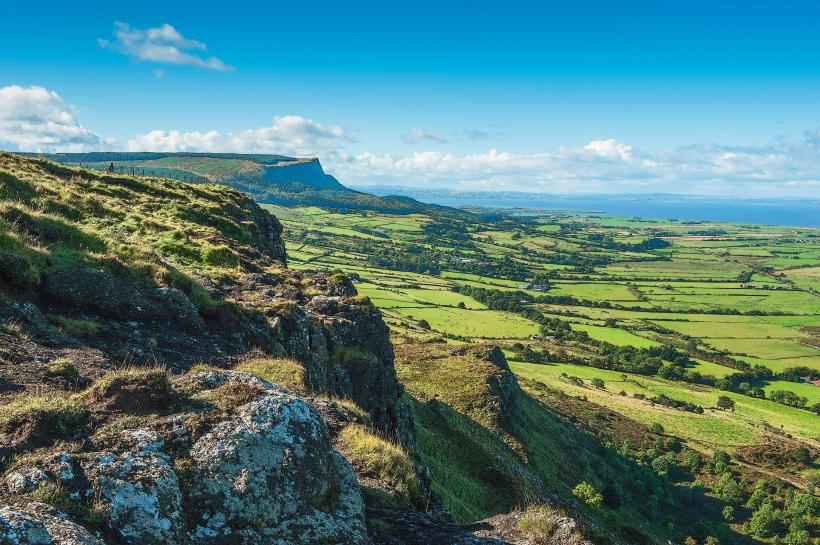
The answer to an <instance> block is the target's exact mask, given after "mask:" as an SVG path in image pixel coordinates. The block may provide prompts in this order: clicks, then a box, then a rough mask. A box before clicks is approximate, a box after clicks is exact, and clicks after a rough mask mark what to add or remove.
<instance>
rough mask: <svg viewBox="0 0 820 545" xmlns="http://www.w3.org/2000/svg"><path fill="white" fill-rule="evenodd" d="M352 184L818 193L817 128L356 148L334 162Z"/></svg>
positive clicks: (339, 173) (819, 148) (338, 172)
mask: <svg viewBox="0 0 820 545" xmlns="http://www.w3.org/2000/svg"><path fill="white" fill-rule="evenodd" d="M333 173H334V174H336V175H337V177H339V179H340V180H342V181H343V182H347V183H349V184H352V185H373V184H378V183H384V184H394V185H405V186H409V187H413V186H420V185H421V186H426V187H447V188H456V189H471V188H474V189H485V190H492V189H498V190H519V191H536V192H537V191H543V192H567V193H569V192H573V193H574V192H605V193H609V192H634V193H642V192H668V193H689V194H707V195H708V194H714V195H718V194H720V195H733V194H739V195H743V196H752V195H757V196H790V195H792V196H815V197H818V196H820V132H816V133H806V134H805V135H804V137H803V138H802V139H799V140H780V141H778V142H776V143H774V144H770V145H765V146H754V147H741V146H723V145H718V144H699V145H693V146H684V147H680V148H675V149H669V150H646V149H637V148H634V147H632V146H629V145H627V144H624V143H621V142H618V141H617V140H615V139H604V140H593V141H591V142H590V143H589V144H587V145H585V146H581V147H575V148H567V147H558V148H556V149H554V150H552V151H549V152H544V153H534V154H516V153H510V152H503V151H498V150H495V149H492V150H490V151H488V152H486V153H478V154H470V155H455V154H451V153H442V152H439V151H423V152H416V153H414V154H412V155H408V156H393V155H389V154H387V155H375V154H372V153H362V154H359V155H357V156H355V157H351V158H349V159H348V160H346V161H344V162H340V163H339V164H338V165H336V166H335V169H334V171H333Z"/></svg>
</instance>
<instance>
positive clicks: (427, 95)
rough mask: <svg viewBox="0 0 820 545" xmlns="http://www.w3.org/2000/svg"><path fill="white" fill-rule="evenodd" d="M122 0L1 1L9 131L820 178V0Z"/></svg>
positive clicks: (548, 166)
mask: <svg viewBox="0 0 820 545" xmlns="http://www.w3.org/2000/svg"><path fill="white" fill-rule="evenodd" d="M117 4H122V5H117ZM125 4H126V3H113V2H85V3H66V2H48V1H41V2H36V3H34V2H29V3H18V4H15V7H14V9H13V10H6V13H5V14H4V17H3V18H2V19H0V147H2V148H5V149H13V150H31V151H55V150H79V149H135V150H136V149H139V150H147V149H158V150H159V149H164V150H170V151H185V150H192V151H193V150H204V151H266V152H272V153H276V152H280V153H290V154H299V155H303V154H304V155H317V156H319V157H320V158H321V159H322V160H323V163H324V164H325V165H326V168H327V169H328V170H330V171H331V172H333V173H334V174H337V175H338V176H339V177H340V179H341V180H342V181H343V182H346V183H348V184H351V185H361V184H370V185H372V184H400V185H413V186H433V187H435V186H443V187H455V188H480V189H528V190H534V191H547V192H553V191H557V192H650V191H652V192H654V191H664V192H676V193H705V194H710V193H712V194H721V195H726V194H728V195H732V194H743V195H749V196H784V197H786V196H815V197H817V196H820V134H818V127H820V92H818V91H820V33H818V32H817V31H816V29H817V28H818V25H820V3H817V2H789V3H783V2H755V1H745V2H739V1H738V2H714V1H713V2H698V1H688V2H673V1H665V0H655V1H646V2H595V1H588V2H584V3H571V2H535V1H532V2H514V1H512V2H510V1H508V2H503V3H502V2H488V1H483V0H479V1H475V0H474V1H451V2H442V1H439V2H426V1H421V2H412V3H410V2H378V3H377V2H300V3H297V2H268V3H266V4H265V5H255V3H254V4H251V3H243V2H234V3H232V4H229V5H226V4H225V3H224V2H220V3H216V2H167V1H166V2H162V3H159V2H140V3H133V2H132V3H127V4H128V5H125ZM260 4H261V3H260ZM784 4H785V5H784Z"/></svg>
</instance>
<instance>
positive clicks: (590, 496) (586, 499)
mask: <svg viewBox="0 0 820 545" xmlns="http://www.w3.org/2000/svg"><path fill="white" fill-rule="evenodd" d="M572 495H573V496H575V497H576V498H578V499H579V500H580V501H581V503H583V504H584V505H587V506H589V507H592V508H596V507H599V506H600V505H601V504H602V503H603V502H604V496H603V495H602V494H601V493H600V492H598V491H597V490H596V489H595V487H594V486H592V485H591V484H589V483H588V482H586V481H584V482H582V483H581V484H579V485H578V486H576V487H575V488H573V489H572Z"/></svg>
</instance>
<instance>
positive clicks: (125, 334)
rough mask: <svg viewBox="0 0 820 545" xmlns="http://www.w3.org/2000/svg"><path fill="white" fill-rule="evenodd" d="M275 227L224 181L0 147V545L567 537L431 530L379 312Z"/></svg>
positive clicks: (433, 500) (566, 529) (488, 527)
mask: <svg viewBox="0 0 820 545" xmlns="http://www.w3.org/2000/svg"><path fill="white" fill-rule="evenodd" d="M281 231H282V226H281V225H280V224H279V222H278V221H277V220H276V218H274V217H273V216H271V215H270V214H268V213H267V212H265V211H263V210H262V209H260V208H259V207H258V206H257V205H256V204H255V203H254V202H253V201H252V200H251V199H250V198H248V197H247V196H245V195H244V194H242V193H240V192H238V191H235V190H231V189H228V188H225V187H221V186H212V185H188V184H184V183H181V182H177V181H171V180H160V179H154V178H149V177H135V176H123V175H117V174H108V173H101V172H98V171H90V170H83V169H78V168H67V167H65V166H62V165H58V164H56V163H51V162H49V161H44V160H39V159H32V158H22V157H19V156H16V155H11V154H6V153H0V474H1V475H2V476H1V477H0V544H2V545H7V544H15V545H17V544H26V545H35V544H37V545H46V544H54V545H79V544H89V545H90V544H95V545H121V544H129V545H131V544H134V545H136V544H164V545H189V544H190V545H193V544H210V543H212V544H223V543H224V544H248V545H251V544H260V545H261V544H281V545H286V544H294V545H300V544H305V545H306V544H313V543H327V544H363V545H367V544H370V543H385V544H401V543H408V544H409V543H535V542H545V543H546V542H550V543H551V542H555V543H558V542H575V541H579V540H580V537H579V534H578V532H577V531H575V530H574V526H573V524H574V523H571V521H568V520H564V519H563V518H561V517H560V516H559V515H558V514H556V513H552V512H549V513H547V512H544V513H535V514H533V513H529V514H528V513H522V514H519V515H515V516H525V517H533V516H534V517H536V518H538V517H540V519H539V520H541V519H543V520H542V522H544V521H545V522H544V524H546V525H547V526H548V527H549V528H550V532H549V536H552V537H550V539H551V541H537V540H536V541H533V539H534V538H533V536H532V535H530V534H527V533H526V532H524V533H522V532H521V531H519V529H520V528H519V527H520V526H521V525H518V524H517V523H510V520H511V519H503V520H502V519H498V520H495V521H488V522H487V523H486V524H484V525H481V526H480V527H461V526H456V525H451V524H448V523H446V519H447V514H446V513H444V512H441V511H440V510H439V506H440V501H439V499H438V497H437V495H436V494H435V493H433V492H432V489H431V483H430V472H429V471H428V470H427V468H425V467H424V466H423V465H421V464H420V461H419V458H418V455H417V449H418V445H417V439H416V433H415V429H414V425H413V421H412V415H411V412H410V410H409V409H408V407H407V406H406V405H405V404H404V402H403V401H402V393H403V388H402V386H401V385H400V384H399V382H398V380H397V377H396V371H395V368H394V354H393V347H392V346H391V344H390V340H389V337H388V330H387V327H386V325H385V323H384V322H383V321H382V318H381V315H380V313H379V312H378V310H377V309H376V308H375V307H373V305H372V304H370V302H369V301H368V300H367V299H366V298H363V297H360V296H358V295H357V293H356V290H355V288H354V287H353V285H352V283H351V282H350V281H349V280H348V279H347V278H346V277H345V276H344V275H342V274H328V273H305V272H298V271H293V270H289V269H288V268H287V265H286V252H285V248H284V244H283V242H282V239H281V236H280V235H281ZM481 357H482V358H484V359H485V360H486V361H489V362H492V363H493V364H494V365H498V366H499V367H506V362H505V361H504V359H503V355H502V354H500V352H498V351H497V350H489V351H488V352H487V353H486V354H482V355H481ZM502 371H503V372H502V375H503V377H502V379H503V380H501V381H499V382H498V383H495V382H494V383H493V384H488V388H490V389H492V390H493V392H495V393H497V398H498V399H499V400H500V402H502V403H514V397H515V396H513V395H511V392H513V391H517V385H515V382H514V381H515V379H514V378H512V375H511V374H509V372H508V370H502ZM368 506H369V507H368ZM516 520H517V519H516ZM443 521H444V522H443ZM547 523H548V524H547ZM556 528H558V529H560V531H556V530H555V529H556ZM562 532H563V533H562ZM536 537H537V536H536ZM542 537H543V536H542ZM539 539H540V538H539Z"/></svg>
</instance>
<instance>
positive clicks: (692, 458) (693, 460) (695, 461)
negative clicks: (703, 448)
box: [683, 449, 703, 473]
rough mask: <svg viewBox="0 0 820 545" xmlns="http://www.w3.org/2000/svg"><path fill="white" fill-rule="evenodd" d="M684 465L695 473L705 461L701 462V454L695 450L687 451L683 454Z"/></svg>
mask: <svg viewBox="0 0 820 545" xmlns="http://www.w3.org/2000/svg"><path fill="white" fill-rule="evenodd" d="M683 465H684V466H685V467H687V468H689V471H691V472H692V473H695V472H696V471H697V470H698V469H700V466H701V465H703V460H701V458H700V454H698V453H697V452H695V451H694V450H689V449H687V450H686V452H684V453H683Z"/></svg>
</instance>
